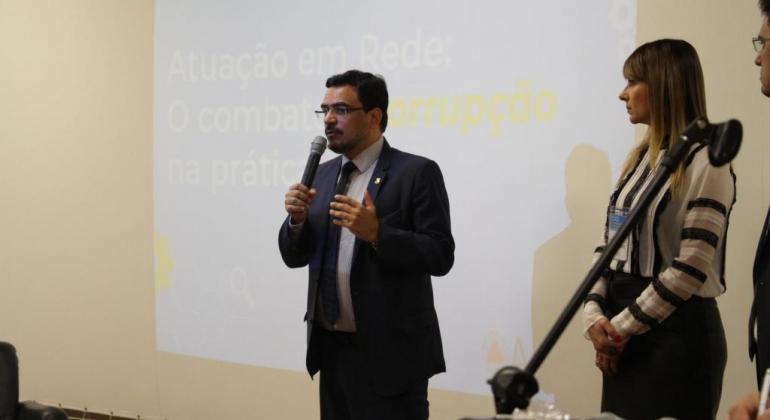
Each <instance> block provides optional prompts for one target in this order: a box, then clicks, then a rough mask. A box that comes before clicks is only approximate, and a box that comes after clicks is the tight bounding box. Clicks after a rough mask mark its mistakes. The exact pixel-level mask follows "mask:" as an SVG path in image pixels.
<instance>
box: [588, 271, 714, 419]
mask: <svg viewBox="0 0 770 420" xmlns="http://www.w3.org/2000/svg"><path fill="white" fill-rule="evenodd" d="M608 280H609V282H608V293H607V306H608V308H607V312H608V313H607V315H608V317H612V316H614V315H615V314H617V313H619V312H621V311H622V310H623V309H625V308H626V307H628V306H629V305H630V304H631V303H633V302H634V300H636V298H637V297H638V296H639V295H640V294H641V292H642V290H644V289H645V288H646V287H647V286H648V285H649V284H650V280H651V279H650V278H644V277H639V276H632V275H629V274H626V273H619V272H610V274H609V275H608ZM726 362H727V343H726V341H725V332H724V328H723V327H722V319H721V317H720V316H719V308H717V303H716V299H714V298H701V297H698V296H692V297H691V298H690V299H689V300H688V301H686V302H685V303H684V304H683V305H682V306H680V307H679V308H677V309H676V310H675V311H674V312H673V313H672V314H671V315H670V316H669V317H668V318H666V319H665V320H664V321H663V322H662V323H661V324H659V325H657V326H655V327H654V328H652V329H651V330H649V331H647V332H646V333H644V334H641V335H637V336H632V337H631V339H630V340H629V341H628V343H627V344H626V348H625V350H624V351H623V354H621V356H620V360H619V363H618V372H617V373H616V374H615V375H612V376H608V375H604V377H603V382H602V411H609V412H612V413H614V414H617V415H619V416H621V417H623V418H626V419H658V418H661V417H666V416H668V417H673V418H676V419H679V420H686V419H697V420H704V419H714V418H715V417H716V414H717V409H718V408H719V400H720V398H721V395H722V376H723V374H724V370H725V364H726Z"/></svg>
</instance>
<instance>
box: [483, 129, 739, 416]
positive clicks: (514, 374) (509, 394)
mask: <svg viewBox="0 0 770 420" xmlns="http://www.w3.org/2000/svg"><path fill="white" fill-rule="evenodd" d="M742 135H743V129H742V127H741V124H740V122H738V121H737V120H729V121H726V122H724V123H721V124H709V123H708V121H706V120H705V119H703V118H696V119H695V120H694V121H692V122H691V123H690V124H689V125H688V126H687V127H686V128H685V129H684V130H683V131H682V133H681V134H680V136H679V141H678V142H677V143H676V144H675V145H674V146H673V147H671V148H670V149H669V150H668V152H667V153H666V155H665V156H664V157H663V160H662V162H661V165H660V168H659V169H658V170H657V171H656V172H655V175H654V178H653V180H652V182H650V184H649V186H648V187H647V189H646V190H645V191H644V192H643V193H642V195H641V197H640V199H639V202H638V203H637V205H636V206H634V207H633V208H632V209H631V211H630V212H629V214H628V216H627V217H626V220H625V222H624V223H623V224H622V225H621V226H620V228H619V229H618V231H617V233H616V234H615V235H614V236H613V237H612V239H611V240H610V241H609V243H608V244H607V246H606V247H605V249H604V252H602V254H601V256H600V257H599V259H598V260H597V261H596V263H595V264H594V266H593V267H592V268H591V270H590V271H589V272H588V274H587V275H586V277H585V279H584V280H583V282H582V283H581V284H580V286H579V287H578V289H577V291H576V292H575V294H574V295H573V296H572V299H570V301H569V303H568V304H567V306H566V307H565V308H564V310H563V311H562V313H561V315H560V316H559V318H558V319H557V320H556V323H555V324H554V325H553V327H551V330H550V331H549V332H548V334H547V335H546V337H545V339H543V342H542V343H541V344H540V346H539V347H538V348H537V350H536V351H535V353H534V354H533V356H532V358H531V359H530V361H529V363H528V364H527V366H526V367H525V368H524V370H521V369H519V368H516V367H513V366H505V367H503V368H501V369H500V370H498V371H497V372H496V373H495V375H494V376H493V377H492V378H491V379H490V380H488V381H487V382H488V383H489V384H490V385H491V386H492V394H493V396H494V399H495V410H496V412H497V414H498V415H500V414H511V413H512V412H513V410H514V408H519V409H524V408H527V407H528V406H529V402H530V399H531V398H532V396H533V395H535V394H536V393H537V392H538V390H539V386H538V383H537V380H536V379H535V372H537V370H538V368H539V367H540V365H541V364H542V363H543V361H544V360H545V358H546V356H548V353H550V351H551V349H552V348H553V346H554V345H555V344H556V341H557V340H558V339H559V337H560V336H561V334H562V333H563V332H564V329H565V328H566V327H567V325H568V324H569V322H570V320H571V319H572V317H573V316H574V315H575V312H577V310H578V309H579V307H580V305H581V304H582V303H583V300H584V299H585V296H586V295H587V294H588V292H589V291H590V290H591V288H592V287H593V286H594V284H595V283H596V282H597V281H598V279H599V277H600V276H601V274H602V273H603V272H604V270H605V269H606V268H607V267H608V266H609V264H610V262H611V260H612V258H613V257H614V255H615V253H616V252H617V250H618V248H620V246H621V245H622V243H623V241H624V240H625V239H626V237H628V235H629V234H630V233H631V231H632V229H634V228H635V227H636V225H637V223H638V222H639V219H640V218H641V215H642V214H643V213H644V212H645V211H646V210H647V208H648V207H649V205H650V203H651V202H652V201H653V199H654V198H655V196H656V195H657V194H658V192H659V191H660V189H661V188H663V185H665V183H666V181H667V180H668V178H669V177H670V176H671V173H672V172H674V171H675V170H676V168H677V167H678V166H679V164H680V162H681V161H682V159H684V157H685V156H686V155H687V152H688V151H689V150H690V148H691V146H692V145H693V144H694V143H696V142H697V143H705V144H706V145H707V146H708V148H709V160H710V161H711V164H712V165H714V166H722V165H725V164H727V163H729V162H730V161H732V160H733V158H734V157H735V155H736V154H737V153H738V149H739V148H740V144H741V137H742Z"/></svg>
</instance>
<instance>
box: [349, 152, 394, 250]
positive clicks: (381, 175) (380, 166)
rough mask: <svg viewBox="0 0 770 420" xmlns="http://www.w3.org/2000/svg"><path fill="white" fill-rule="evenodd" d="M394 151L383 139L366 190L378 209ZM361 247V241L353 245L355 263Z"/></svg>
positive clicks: (357, 240)
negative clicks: (379, 196)
mask: <svg viewBox="0 0 770 420" xmlns="http://www.w3.org/2000/svg"><path fill="white" fill-rule="evenodd" d="M392 151H393V149H391V147H390V145H389V144H388V141H387V140H385V139H383V144H382V151H381V152H380V156H379V157H378V158H377V165H376V166H375V167H374V172H372V178H371V179H370V180H369V185H368V186H367V187H366V190H367V191H369V195H370V196H371V197H372V201H373V202H374V206H375V207H377V196H378V195H379V194H380V190H381V189H382V187H383V185H385V182H386V181H387V179H388V170H389V169H390V159H391V157H392V155H393V153H392ZM360 247H361V241H360V240H359V239H356V242H355V244H354V245H353V261H355V260H356V258H357V257H358V249H359V248H360Z"/></svg>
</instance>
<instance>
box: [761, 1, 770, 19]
mask: <svg viewBox="0 0 770 420" xmlns="http://www.w3.org/2000/svg"><path fill="white" fill-rule="evenodd" d="M759 10H761V11H762V15H764V16H765V18H768V19H770V0H759Z"/></svg>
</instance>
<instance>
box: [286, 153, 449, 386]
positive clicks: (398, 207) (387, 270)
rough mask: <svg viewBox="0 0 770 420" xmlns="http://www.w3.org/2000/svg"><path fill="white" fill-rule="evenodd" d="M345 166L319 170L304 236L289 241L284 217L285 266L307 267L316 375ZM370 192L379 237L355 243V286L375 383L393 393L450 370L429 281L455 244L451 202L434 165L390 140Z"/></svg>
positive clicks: (311, 363)
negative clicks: (332, 229) (321, 308)
mask: <svg viewBox="0 0 770 420" xmlns="http://www.w3.org/2000/svg"><path fill="white" fill-rule="evenodd" d="M340 162H341V157H337V158H335V159H332V160H330V161H328V162H326V163H324V164H322V165H320V166H319V167H318V172H317V174H316V178H315V181H314V182H313V187H314V188H316V190H317V191H318V192H317V195H316V197H315V198H314V199H313V202H312V203H311V205H310V212H309V215H308V219H307V220H306V221H305V223H304V225H303V227H302V231H301V233H300V235H299V236H298V237H297V236H294V238H295V239H292V236H291V235H290V234H289V218H288V217H287V219H286V220H285V221H284V223H283V225H282V226H281V230H280V233H279V238H278V243H279V247H280V250H281V256H282V257H283V260H284V262H285V263H286V265H287V266H289V267H292V268H294V267H304V266H306V265H308V266H309V270H308V271H309V281H308V298H307V312H306V314H305V320H306V322H307V331H308V350H307V360H306V363H307V369H308V372H309V373H310V375H311V376H312V375H314V374H315V373H316V372H318V370H319V369H320V368H321V366H320V361H321V353H322V352H323V349H322V348H321V345H320V340H318V339H316V338H317V336H318V334H316V333H315V332H316V329H317V328H318V327H317V326H315V325H314V323H313V318H314V317H315V313H316V309H315V306H316V302H317V291H318V284H319V278H320V270H321V262H322V261H323V256H324V246H325V244H324V242H325V238H326V229H327V227H328V226H329V203H330V202H331V200H332V196H333V191H334V187H335V185H336V182H337V176H338V174H339V170H340V165H341V163H340ZM378 180H379V181H378ZM367 189H368V191H369V194H370V195H371V197H372V199H373V200H374V205H375V207H376V212H377V218H378V220H379V238H378V240H377V248H376V249H375V248H374V247H373V246H372V245H371V244H368V243H363V242H361V241H360V240H358V239H356V241H355V248H354V254H353V264H352V267H351V274H350V288H351V294H352V300H353V309H354V314H355V318H356V329H357V338H358V342H359V343H360V348H361V349H362V351H363V352H364V357H365V360H366V361H367V365H368V371H369V373H370V377H371V380H372V386H373V387H374V389H375V391H377V392H379V393H381V394H383V395H391V394H397V393H401V392H404V391H405V390H406V389H407V387H408V386H409V385H410V384H413V383H414V382H415V381H417V380H424V379H426V378H428V377H430V376H432V375H434V374H436V373H439V372H443V371H445V370H446V367H445V363H444V355H443V350H442V345H441V335H440V333H439V326H438V318H437V316H436V310H435V308H434V305H433V289H432V286H431V276H442V275H444V274H446V273H447V272H449V269H450V268H451V267H452V264H453V263H454V239H453V238H452V233H451V229H450V221H449V199H448V197H447V193H446V189H445V187H444V179H443V177H442V175H441V170H440V169H439V167H438V165H437V164H436V163H435V162H433V161H431V160H428V159H426V158H423V157H420V156H416V155H412V154H408V153H404V152H401V151H399V150H396V149H393V148H391V147H390V146H389V145H388V143H387V141H385V143H384V145H383V148H382V152H381V153H380V157H379V159H378V161H377V165H376V167H375V169H374V173H373V174H372V178H371V181H370V182H369V186H368V187H367Z"/></svg>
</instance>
